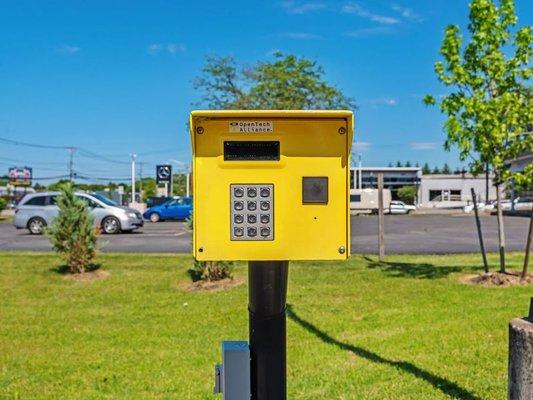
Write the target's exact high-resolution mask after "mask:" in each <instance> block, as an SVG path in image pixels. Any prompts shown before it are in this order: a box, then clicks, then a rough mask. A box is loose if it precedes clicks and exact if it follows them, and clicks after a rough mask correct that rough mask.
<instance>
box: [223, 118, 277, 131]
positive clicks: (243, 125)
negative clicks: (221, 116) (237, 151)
mask: <svg viewBox="0 0 533 400" xmlns="http://www.w3.org/2000/svg"><path fill="white" fill-rule="evenodd" d="M229 131H230V133H264V132H274V123H273V122H272V121H230V123H229Z"/></svg>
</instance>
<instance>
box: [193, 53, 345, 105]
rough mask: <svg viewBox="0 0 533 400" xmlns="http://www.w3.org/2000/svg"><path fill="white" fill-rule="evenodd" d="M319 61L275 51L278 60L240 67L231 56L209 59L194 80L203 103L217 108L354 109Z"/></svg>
mask: <svg viewBox="0 0 533 400" xmlns="http://www.w3.org/2000/svg"><path fill="white" fill-rule="evenodd" d="M323 76H324V70H323V68H322V67H321V66H319V65H317V63H316V62H314V61H311V60H309V59H307V58H304V57H297V56H295V55H290V54H289V55H284V54H282V53H281V52H276V53H275V54H274V61H271V62H258V63H257V64H256V65H254V66H253V67H248V68H244V67H240V68H239V67H238V66H237V64H236V62H235V60H234V59H233V57H231V56H224V57H217V56H211V57H208V58H207V63H206V65H205V67H204V68H203V70H202V75H201V76H200V77H198V78H196V80H195V82H194V87H195V89H198V90H201V91H202V92H203V95H202V103H203V104H205V105H207V106H208V107H209V108H213V109H272V110H290V109H353V108H355V104H354V102H353V100H352V99H350V98H349V97H346V96H345V95H344V94H343V93H342V92H341V91H340V90H339V89H337V88H335V87H333V86H331V85H329V84H327V83H326V82H325V81H324V79H323Z"/></svg>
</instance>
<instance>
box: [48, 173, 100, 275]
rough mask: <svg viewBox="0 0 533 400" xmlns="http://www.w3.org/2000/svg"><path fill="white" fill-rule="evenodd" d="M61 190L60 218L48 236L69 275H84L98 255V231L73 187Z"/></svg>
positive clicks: (68, 185)
mask: <svg viewBox="0 0 533 400" xmlns="http://www.w3.org/2000/svg"><path fill="white" fill-rule="evenodd" d="M60 190H61V195H60V196H58V198H57V206H58V207H59V214H58V216H57V217H56V218H55V219H54V221H53V223H52V225H51V226H50V227H49V228H48V229H47V231H46V233H47V235H48V237H49V238H50V241H51V242H52V245H53V247H54V250H55V251H56V252H57V253H58V254H59V255H60V256H61V257H62V258H63V259H64V260H65V262H66V264H67V266H68V269H69V271H70V272H71V273H82V272H85V271H86V270H87V269H88V268H90V267H91V265H92V264H91V262H92V261H93V259H94V257H95V255H96V239H97V230H96V228H95V226H94V221H93V219H92V216H91V214H90V213H89V209H88V207H87V204H86V203H85V202H84V201H83V200H81V199H80V198H79V197H77V196H75V194H74V188H73V186H72V184H70V183H67V184H64V185H63V186H61V188H60Z"/></svg>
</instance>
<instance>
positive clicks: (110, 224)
mask: <svg viewBox="0 0 533 400" xmlns="http://www.w3.org/2000/svg"><path fill="white" fill-rule="evenodd" d="M102 230H103V231H104V233H106V234H108V235H113V234H115V233H119V232H120V221H119V220H118V219H117V218H115V217H106V218H104V220H103V221H102Z"/></svg>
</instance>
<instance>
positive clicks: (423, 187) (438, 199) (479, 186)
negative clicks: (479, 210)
mask: <svg viewBox="0 0 533 400" xmlns="http://www.w3.org/2000/svg"><path fill="white" fill-rule="evenodd" d="M492 178H493V177H492V175H491V176H489V179H488V189H489V192H488V195H489V198H488V200H489V201H490V200H496V188H495V187H494V185H493V179H492ZM486 184H487V182H486V177H485V175H478V176H473V175H472V174H449V175H442V174H439V175H433V174H430V175H422V179H421V182H420V186H419V192H418V198H419V201H418V205H419V206H421V207H431V208H454V207H462V206H464V205H466V204H469V203H471V202H472V193H471V189H472V188H473V189H474V191H475V192H476V196H477V199H478V200H479V201H481V202H486V201H487V199H486V189H487V187H486Z"/></svg>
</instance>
